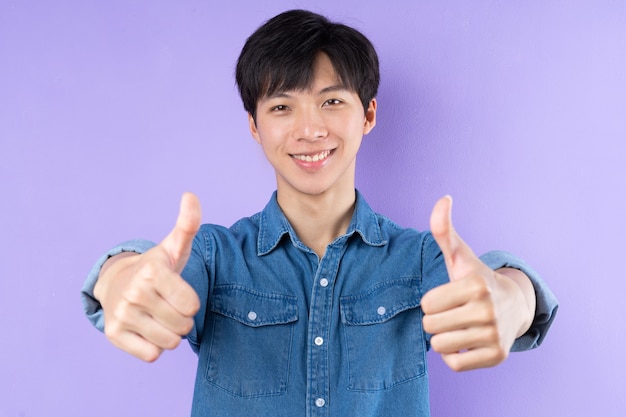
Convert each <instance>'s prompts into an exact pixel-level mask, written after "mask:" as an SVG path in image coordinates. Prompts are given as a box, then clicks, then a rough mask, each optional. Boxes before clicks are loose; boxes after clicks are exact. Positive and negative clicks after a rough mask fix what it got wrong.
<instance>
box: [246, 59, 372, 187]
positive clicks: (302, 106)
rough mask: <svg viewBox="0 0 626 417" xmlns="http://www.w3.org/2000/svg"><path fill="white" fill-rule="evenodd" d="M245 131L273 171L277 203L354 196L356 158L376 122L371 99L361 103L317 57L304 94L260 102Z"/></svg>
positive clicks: (277, 95) (325, 61)
mask: <svg viewBox="0 0 626 417" xmlns="http://www.w3.org/2000/svg"><path fill="white" fill-rule="evenodd" d="M248 118H249V123H250V131H251V133H252V136H253V137H254V139H255V140H256V141H257V142H258V143H259V144H260V145H261V146H262V147H263V151H264V152H265V155H266V157H267V159H268V161H269V162H270V164H272V166H273V167H274V170H275V172H276V182H277V189H278V195H279V199H280V198H281V197H282V198H293V197H295V198H298V197H301V196H304V195H311V196H313V195H322V194H326V193H335V192H340V193H344V192H350V193H353V192H354V173H355V167H356V154H357V151H358V150H359V147H360V145H361V139H362V138H363V135H364V134H367V133H369V132H370V131H371V130H372V128H373V127H374V125H375V124H376V100H375V99H372V100H371V101H370V103H369V106H368V109H367V110H366V111H364V109H363V105H362V103H361V99H360V98H359V96H358V94H357V93H356V92H354V91H351V90H348V89H347V88H346V87H345V86H343V85H342V83H341V81H340V80H339V78H338V77H337V74H336V72H335V70H334V68H333V65H332V63H331V61H330V59H329V58H328V56H327V55H325V54H323V53H320V54H319V55H318V57H317V58H316V61H315V64H314V77H313V81H312V83H311V85H310V86H309V88H308V89H305V90H296V91H280V92H277V93H275V94H273V95H271V96H268V97H264V98H262V99H260V100H259V101H258V103H257V109H256V118H255V119H256V120H255V119H253V117H252V116H251V115H249V116H248Z"/></svg>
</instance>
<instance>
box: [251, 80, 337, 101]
mask: <svg viewBox="0 0 626 417" xmlns="http://www.w3.org/2000/svg"><path fill="white" fill-rule="evenodd" d="M347 90H348V88H347V87H346V86H345V85H343V84H337V85H331V86H328V87H324V88H322V89H321V90H320V91H318V93H317V94H318V95H322V94H326V93H332V92H334V91H347ZM290 97H291V95H290V94H289V93H287V92H285V91H277V92H275V93H274V94H272V95H270V96H265V97H264V98H263V101H267V100H271V99H275V98H290Z"/></svg>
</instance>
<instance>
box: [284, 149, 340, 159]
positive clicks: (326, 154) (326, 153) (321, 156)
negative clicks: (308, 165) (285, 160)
mask: <svg viewBox="0 0 626 417" xmlns="http://www.w3.org/2000/svg"><path fill="white" fill-rule="evenodd" d="M332 153H333V150H325V151H321V152H318V153H313V154H292V155H291V157H292V158H293V159H296V160H298V161H302V162H320V161H324V160H325V159H326V158H328V157H329V156H330V154H332Z"/></svg>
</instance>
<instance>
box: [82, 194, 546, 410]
mask: <svg viewBox="0 0 626 417" xmlns="http://www.w3.org/2000/svg"><path fill="white" fill-rule="evenodd" d="M150 245H151V244H149V243H146V242H145V241H134V242H129V243H127V244H124V245H120V246H119V247H117V248H115V249H113V250H112V251H111V252H110V253H109V254H107V255H105V256H104V257H103V258H102V259H101V260H100V261H99V263H98V264H97V265H96V266H94V269H93V270H92V272H91V274H90V276H89V277H88V279H87V281H86V282H85V286H84V288H83V302H84V305H85V310H86V313H87V315H88V317H89V318H90V320H91V321H92V323H94V325H96V326H97V327H98V328H100V329H101V330H102V326H103V320H102V311H101V309H100V306H99V305H98V303H97V301H96V300H95V299H94V298H93V286H94V285H95V281H96V279H97V274H98V272H99V269H100V266H101V264H102V263H103V262H104V260H106V258H107V256H109V255H110V254H115V253H119V252H120V251H124V250H126V251H136V252H143V251H145V250H146V249H148V248H149V247H150ZM483 260H484V261H485V262H486V263H487V264H488V265H489V266H490V267H492V268H494V269H496V268H499V267H503V266H509V267H515V268H518V269H521V270H522V271H524V272H525V273H526V274H527V275H529V276H530V278H531V280H532V281H533V284H534V285H535V289H536V293H537V306H538V308H537V315H536V319H535V322H534V324H533V326H532V328H531V330H529V331H528V332H527V334H526V335H524V336H523V337H521V338H520V339H518V340H517V341H516V344H515V346H514V350H524V349H530V348H534V347H536V346H537V345H538V344H539V343H540V342H541V340H542V339H543V337H544V336H545V334H546V332H547V331H548V328H549V327H550V324H551V323H552V320H553V319H554V315H555V312H556V309H557V302H556V299H555V298H554V296H553V295H552V293H551V292H550V290H549V289H548V288H547V287H546V286H545V284H544V283H543V282H542V281H541V279H540V278H539V277H538V276H537V274H536V273H535V272H534V271H532V269H530V268H529V267H528V266H527V265H526V264H524V262H522V261H520V260H518V259H516V258H515V257H513V256H511V255H509V254H507V253H505V252H490V253H489V254H487V255H486V256H484V257H483ZM182 275H183V277H184V278H185V279H186V280H187V281H188V282H189V283H190V284H191V285H192V286H193V287H194V289H195V290H196V292H197V293H198V295H199V296H200V299H201V301H202V307H201V309H200V311H199V312H198V314H197V315H196V317H195V327H194V328H193V330H192V331H191V333H189V335H188V336H187V339H188V341H189V343H190V344H191V347H192V348H193V349H194V351H195V352H196V353H197V354H198V357H199V361H198V370H197V375H196V384H195V394H194V400H193V410H192V415H193V416H197V417H199V416H250V415H254V416H279V417H280V416H285V417H293V416H304V415H305V416H341V417H343V416H364V417H367V416H428V415H429V395H428V378H427V366H426V352H427V350H428V348H429V335H428V334H426V333H425V332H424V330H423V329H422V320H421V319H422V311H421V309H420V300H421V297H422V295H423V294H425V293H426V292H427V291H428V290H430V289H432V288H434V287H436V286H438V285H441V284H443V283H445V282H447V281H448V276H447V273H446V269H445V265H444V261H443V257H442V255H441V252H440V250H439V248H438V246H437V244H436V242H435V241H434V239H433V237H432V235H431V234H430V233H428V232H425V233H420V232H417V231H415V230H412V229H403V228H400V227H399V226H397V225H395V224H394V223H392V222H391V221H390V220H388V219H386V218H385V217H383V216H381V215H378V214H376V213H374V212H373V211H372V210H371V209H370V207H369V206H368V205H367V203H366V202H365V201H364V199H363V198H362V197H361V195H360V194H359V193H358V192H357V202H356V210H355V213H354V216H353V219H352V223H351V224H350V226H349V228H348V231H347V233H346V234H345V235H343V236H341V237H339V238H337V239H336V240H335V241H334V242H333V243H331V244H330V245H329V246H328V248H327V250H326V254H325V255H324V257H323V258H322V259H319V258H318V256H317V255H316V254H315V253H314V252H313V251H312V250H310V249H309V248H307V247H306V246H305V245H304V244H303V243H302V242H301V241H300V240H299V239H298V237H297V236H296V233H295V232H294V230H293V229H292V227H291V225H290V224H289V222H288V221H287V219H286V218H285V216H284V215H283V213H282V212H281V210H280V208H279V206H278V204H277V202H276V195H274V196H273V197H272V199H271V200H270V202H269V203H268V205H267V206H266V207H265V209H264V210H263V211H262V212H261V213H258V214H256V215H254V216H252V217H249V218H244V219H242V220H240V221H239V222H237V223H236V224H235V225H233V226H232V227H231V228H229V229H227V228H224V227H221V226H215V225H203V226H202V227H201V229H200V231H199V233H198V234H197V236H196V238H195V240H194V243H193V249H192V255H191V258H190V260H189V262H188V264H187V266H186V267H185V270H184V271H183V273H182Z"/></svg>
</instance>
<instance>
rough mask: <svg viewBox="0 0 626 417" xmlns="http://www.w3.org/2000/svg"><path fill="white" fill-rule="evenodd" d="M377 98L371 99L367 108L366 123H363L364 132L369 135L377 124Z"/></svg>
mask: <svg viewBox="0 0 626 417" xmlns="http://www.w3.org/2000/svg"><path fill="white" fill-rule="evenodd" d="M376 106H377V103H376V99H375V98H373V99H371V100H370V102H369V104H368V106H367V110H366V111H365V123H364V125H363V134H364V135H367V134H368V133H370V132H371V131H372V129H374V126H376Z"/></svg>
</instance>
